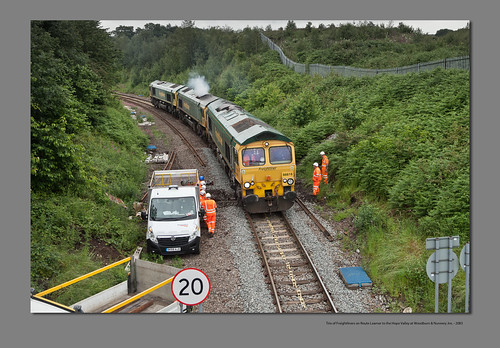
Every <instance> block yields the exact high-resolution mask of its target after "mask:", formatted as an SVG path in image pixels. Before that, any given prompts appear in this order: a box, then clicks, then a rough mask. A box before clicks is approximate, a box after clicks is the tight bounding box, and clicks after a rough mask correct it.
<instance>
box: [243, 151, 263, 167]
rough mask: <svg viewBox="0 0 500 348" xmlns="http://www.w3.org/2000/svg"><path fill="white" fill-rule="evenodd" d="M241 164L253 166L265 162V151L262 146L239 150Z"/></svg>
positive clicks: (261, 164)
mask: <svg viewBox="0 0 500 348" xmlns="http://www.w3.org/2000/svg"><path fill="white" fill-rule="evenodd" d="M241 158H242V159H243V161H242V162H243V166H245V167H255V166H263V165H264V164H265V163H266V157H265V152H264V149H263V148H255V149H244V150H243V151H242V152H241Z"/></svg>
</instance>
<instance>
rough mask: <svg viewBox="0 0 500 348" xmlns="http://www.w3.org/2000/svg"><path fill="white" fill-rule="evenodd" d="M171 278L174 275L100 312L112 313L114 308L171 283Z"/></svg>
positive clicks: (118, 307)
mask: <svg viewBox="0 0 500 348" xmlns="http://www.w3.org/2000/svg"><path fill="white" fill-rule="evenodd" d="M173 279H174V277H171V278H168V279H167V280H164V281H163V282H161V283H158V284H156V285H154V286H152V287H150V288H149V289H146V290H144V291H143V292H141V293H138V294H137V295H135V296H133V297H131V298H129V299H128V300H125V301H123V302H120V303H118V304H117V305H114V306H113V307H110V308H108V309H106V310H105V311H103V312H102V313H112V312H114V311H116V310H118V309H120V308H122V307H123V306H126V305H128V304H129V303H131V302H134V301H135V300H137V299H139V298H141V297H142V296H144V295H147V294H149V293H150V292H153V291H155V290H156V289H159V288H161V287H162V286H164V285H167V284H169V283H171V282H172V280H173Z"/></svg>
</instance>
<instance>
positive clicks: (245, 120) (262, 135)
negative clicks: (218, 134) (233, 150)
mask: <svg viewBox="0 0 500 348" xmlns="http://www.w3.org/2000/svg"><path fill="white" fill-rule="evenodd" d="M208 109H209V110H210V111H211V112H212V114H213V115H214V116H215V117H216V118H217V120H218V121H219V123H220V124H221V125H222V126H223V127H224V128H225V129H226V130H227V131H228V133H229V135H230V136H231V137H232V138H233V140H234V141H235V142H236V143H238V144H240V145H247V144H249V143H252V142H254V141H264V140H282V141H286V142H291V140H290V139H289V138H288V137H286V136H285V135H283V134H282V133H280V132H279V131H277V130H276V129H274V128H273V127H271V126H270V125H268V124H267V123H265V122H264V121H262V120H260V119H258V118H256V117H255V116H253V115H252V114H250V113H248V112H247V111H245V110H243V109H242V108H241V107H240V106H238V105H236V104H233V103H231V102H229V101H227V100H224V99H219V100H217V101H215V102H213V103H211V104H210V105H209V106H208Z"/></svg>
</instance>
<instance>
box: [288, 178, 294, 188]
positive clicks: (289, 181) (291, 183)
mask: <svg viewBox="0 0 500 348" xmlns="http://www.w3.org/2000/svg"><path fill="white" fill-rule="evenodd" d="M287 184H288V185H290V186H291V185H293V179H292V178H290V179H288V181H287Z"/></svg>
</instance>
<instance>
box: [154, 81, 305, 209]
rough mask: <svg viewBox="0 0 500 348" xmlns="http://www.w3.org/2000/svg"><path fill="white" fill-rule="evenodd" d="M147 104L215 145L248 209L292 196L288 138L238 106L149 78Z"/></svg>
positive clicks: (284, 205) (283, 203) (285, 203)
mask: <svg viewBox="0 0 500 348" xmlns="http://www.w3.org/2000/svg"><path fill="white" fill-rule="evenodd" d="M149 90H150V98H151V103H152V104H153V105H154V106H156V107H159V108H162V109H165V110H167V111H169V112H171V113H173V114H175V115H176V116H177V117H180V118H182V119H183V120H185V121H186V122H187V123H188V124H189V125H190V126H191V127H192V128H193V130H194V131H195V132H197V134H199V135H200V136H202V137H204V138H206V139H207V140H208V142H209V143H211V144H212V145H214V146H215V148H216V149H217V154H218V158H219V159H220V160H221V163H222V164H223V166H224V170H225V171H226V173H227V174H228V176H229V178H230V181H231V185H232V187H233V189H234V190H235V191H236V193H237V195H238V197H239V198H240V199H241V200H242V204H243V207H244V209H245V210H246V211H248V212H250V213H264V212H272V211H283V210H287V209H289V208H290V207H291V206H292V205H293V203H294V200H295V198H296V192H295V169H296V166H295V151H294V146H293V143H292V141H291V140H290V139H289V138H287V137H286V136H285V135H283V134H282V133H280V132H278V131H277V130H276V129H274V128H272V127H271V126H269V125H268V124H266V123H264V122H263V121H261V120H259V119H258V118H256V117H254V116H252V115H251V114H249V113H248V112H246V111H245V110H243V109H242V108H241V107H239V106H238V105H236V104H234V103H232V102H229V101H227V100H224V99H222V98H219V97H216V96H214V95H212V94H208V93H207V94H204V95H200V96H199V95H196V93H195V91H194V90H193V89H191V88H190V87H187V86H184V85H178V84H173V83H169V82H164V81H154V82H152V83H151V84H150V86H149Z"/></svg>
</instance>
